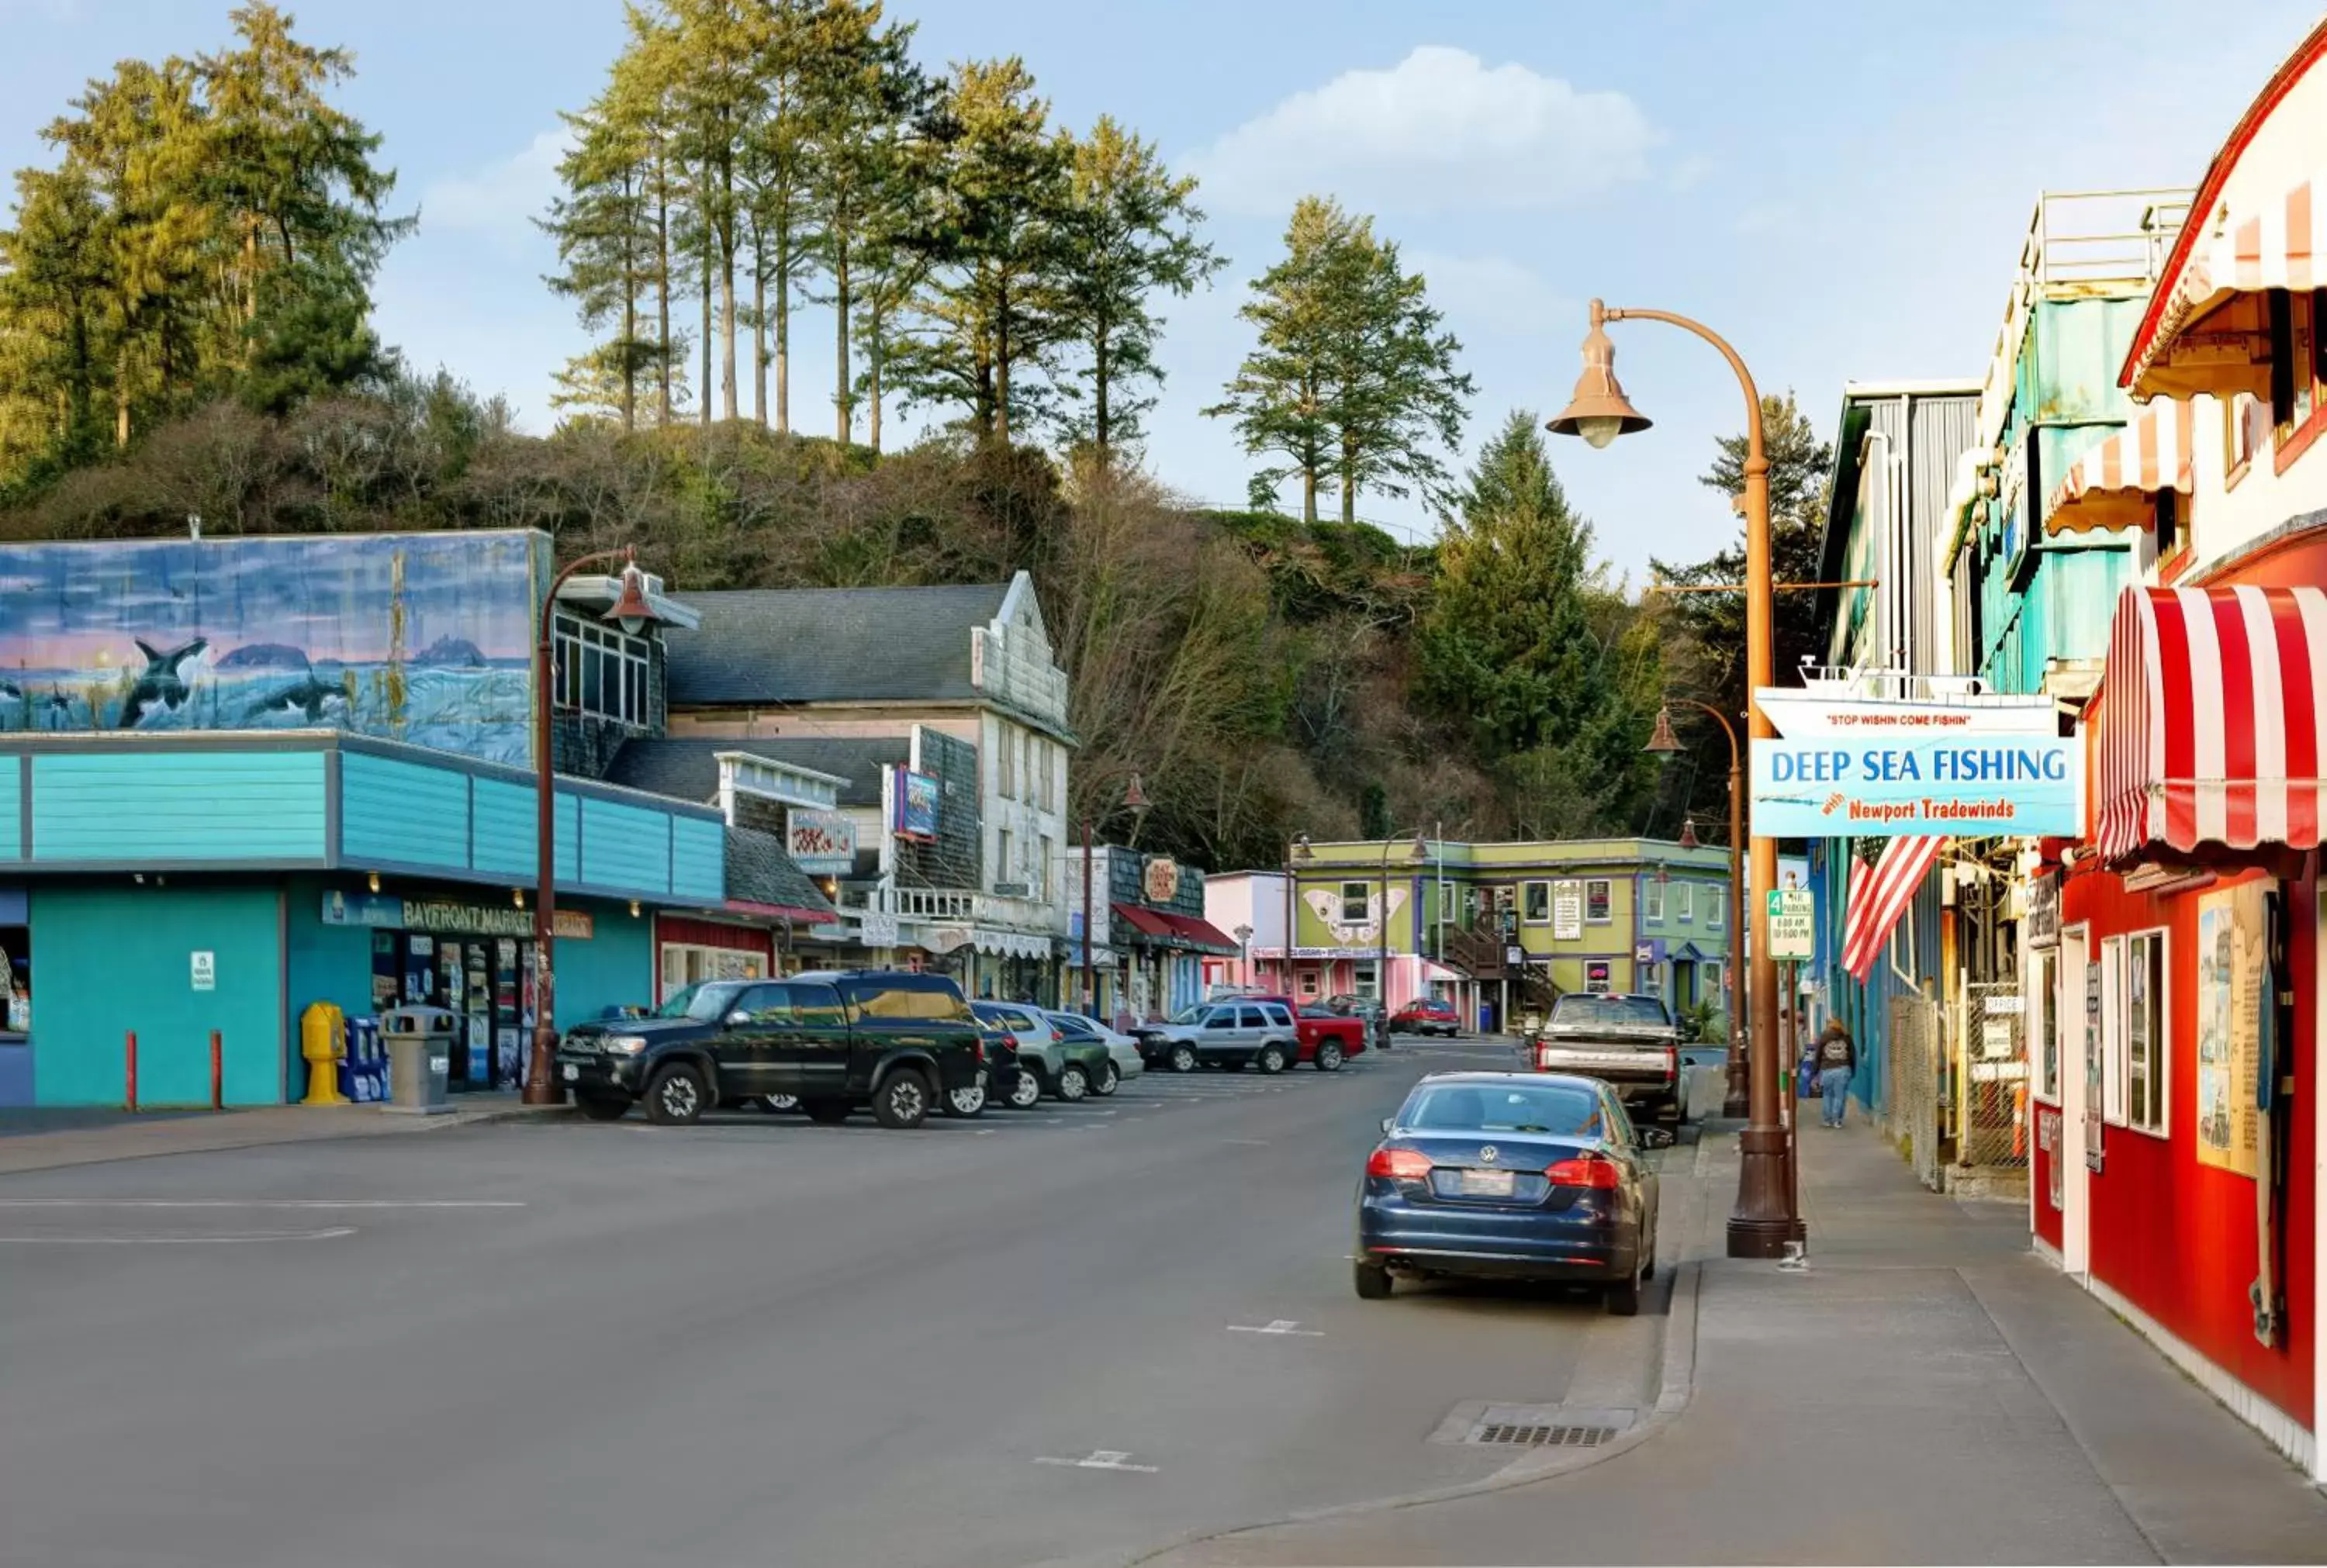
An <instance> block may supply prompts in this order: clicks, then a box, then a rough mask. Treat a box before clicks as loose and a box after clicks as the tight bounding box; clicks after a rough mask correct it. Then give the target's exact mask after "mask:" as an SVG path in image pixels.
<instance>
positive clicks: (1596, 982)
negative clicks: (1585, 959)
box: [1584, 963, 1616, 995]
mask: <svg viewBox="0 0 2327 1568" xmlns="http://www.w3.org/2000/svg"><path fill="white" fill-rule="evenodd" d="M1615 988H1616V984H1615V975H1614V972H1613V970H1612V969H1611V968H1610V967H1609V966H1608V965H1606V964H1604V963H1592V964H1586V965H1584V989H1585V990H1586V991H1589V992H1592V993H1593V994H1598V995H1604V994H1607V993H1609V992H1611V991H1613V990H1614V989H1615Z"/></svg>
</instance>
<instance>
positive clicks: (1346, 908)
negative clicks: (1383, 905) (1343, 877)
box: [1341, 882, 1374, 926]
mask: <svg viewBox="0 0 2327 1568" xmlns="http://www.w3.org/2000/svg"><path fill="white" fill-rule="evenodd" d="M1373 891H1374V885H1373V883H1371V882H1343V883H1342V884H1341V924H1343V925H1345V926H1362V925H1364V924H1365V923H1366V912H1367V911H1368V910H1369V909H1371V908H1372V907H1373Z"/></svg>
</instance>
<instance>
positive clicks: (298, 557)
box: [0, 530, 549, 765]
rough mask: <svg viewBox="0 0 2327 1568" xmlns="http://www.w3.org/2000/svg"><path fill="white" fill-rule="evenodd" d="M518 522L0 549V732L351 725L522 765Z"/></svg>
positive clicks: (522, 576) (524, 638)
mask: <svg viewBox="0 0 2327 1568" xmlns="http://www.w3.org/2000/svg"><path fill="white" fill-rule="evenodd" d="M548 553H549V542H548V540H547V538H546V537H543V536H541V535H538V534H533V533H529V532H525V531H521V530H491V531H486V530H480V531H477V532H472V533H442V534H365V535H329V536H316V537H264V538H234V537H228V538H218V537H212V538H208V539H201V540H194V539H120V540H89V541H76V542H72V543H51V544H14V545H0V733H11V732H18V733H21V732H27V731H29V732H33V733H50V734H54V733H72V732H88V733H106V732H121V731H134V732H137V733H152V732H160V731H188V730H193V731H201V730H254V729H317V728H330V729H341V730H348V731H352V732H354V733H360V734H367V735H377V736H380V737H383V738H386V739H389V740H398V741H407V742H413V743H415V744H417V745H425V746H433V747H435V748H437V749H439V750H443V751H458V752H461V753H463V754H465V755H468V756H473V757H480V758H484V759H487V760H489V761H499V762H512V763H517V764H520V765H522V764H525V763H527V762H528V761H530V760H531V757H532V746H531V734H532V729H531V723H530V714H531V711H532V639H533V624H534V612H535V607H536V606H537V604H538V603H539V602H540V601H539V598H538V595H539V593H541V592H542V590H543V586H544V585H545V584H546V583H547V562H548Z"/></svg>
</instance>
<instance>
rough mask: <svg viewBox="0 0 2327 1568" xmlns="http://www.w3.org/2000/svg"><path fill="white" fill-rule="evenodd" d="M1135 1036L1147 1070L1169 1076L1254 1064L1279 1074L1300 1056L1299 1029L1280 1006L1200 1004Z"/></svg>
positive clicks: (1243, 1001) (1244, 1002)
mask: <svg viewBox="0 0 2327 1568" xmlns="http://www.w3.org/2000/svg"><path fill="white" fill-rule="evenodd" d="M1135 1032H1136V1036H1137V1039H1138V1041H1139V1053H1140V1055H1142V1056H1143V1057H1145V1058H1146V1059H1147V1061H1148V1063H1149V1065H1151V1066H1159V1065H1160V1066H1167V1067H1169V1068H1171V1069H1172V1070H1173V1072H1193V1071H1195V1070H1196V1069H1197V1067H1198V1065H1199V1064H1201V1065H1204V1066H1208V1067H1224V1068H1228V1069H1231V1070H1236V1069H1242V1068H1243V1067H1244V1066H1245V1065H1246V1064H1247V1063H1257V1064H1258V1065H1259V1067H1260V1070H1261V1071H1263V1072H1265V1073H1280V1072H1283V1071H1284V1070H1285V1069H1286V1068H1287V1067H1290V1066H1291V1065H1292V1064H1293V1063H1294V1062H1295V1061H1297V1060H1299V1059H1300V1055H1301V1031H1300V1028H1299V1026H1298V1025H1297V1024H1295V1023H1294V1018H1293V1009H1292V1007H1291V1006H1290V1005H1288V1004H1287V1003H1284V1002H1261V1001H1250V1000H1247V999H1245V998H1242V997H1238V999H1236V1000H1235V1001H1231V1002H1200V1003H1196V1004H1195V1005H1194V1006H1192V1007H1189V1008H1184V1009H1182V1011H1181V1012H1179V1013H1175V1014H1174V1015H1173V1019H1172V1021H1171V1022H1169V1023H1160V1024H1158V1023H1150V1024H1143V1025H1141V1026H1140V1027H1139V1029H1138V1030H1137V1031H1135Z"/></svg>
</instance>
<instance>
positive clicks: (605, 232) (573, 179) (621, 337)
mask: <svg viewBox="0 0 2327 1568" xmlns="http://www.w3.org/2000/svg"><path fill="white" fill-rule="evenodd" d="M611 98H612V93H611V92H610V93H609V94H608V95H606V96H605V97H603V98H600V100H599V101H598V102H597V103H594V104H593V105H591V107H589V108H587V109H585V110H584V111H583V112H582V113H581V114H578V115H568V116H566V117H565V122H566V124H567V125H568V126H570V127H571V128H572V129H573V132H574V145H573V147H572V148H571V150H569V151H568V152H567V153H566V154H565V157H564V158H562V159H561V160H559V162H558V166H557V174H558V179H559V182H561V183H562V184H563V185H564V186H565V190H566V192H567V194H565V195H563V196H560V197H557V198H556V199H555V200H553V201H551V202H550V209H549V215H548V216H547V218H543V219H536V220H535V221H536V222H537V223H538V224H539V225H540V226H541V228H542V229H545V230H547V232H548V233H549V234H550V235H551V236H552V237H553V238H555V239H556V241H557V258H558V260H559V261H560V262H562V263H563V264H564V266H565V270H564V271H563V272H560V273H557V274H556V275H552V276H550V277H548V278H547V279H546V280H545V281H546V282H547V283H548V285H549V286H550V288H551V290H552V291H553V292H555V293H556V294H561V295H563V296H565V298H567V299H570V300H572V301H574V303H575V313H577V314H578V315H579V316H580V317H581V320H582V324H583V326H584V327H585V328H587V329H589V330H590V331H593V332H597V331H604V330H605V329H606V328H607V327H608V325H609V324H612V326H613V327H614V329H615V331H614V335H613V338H612V341H608V342H604V343H601V344H598V345H596V346H595V347H593V348H592V349H590V350H587V351H586V352H585V353H584V354H583V355H581V356H579V358H580V359H586V360H588V361H590V363H591V364H592V365H593V367H594V369H593V372H592V374H593V376H595V375H599V374H603V375H605V376H606V377H607V378H608V381H607V384H606V385H607V388H608V389H609V390H610V391H611V392H612V402H613V404H614V406H615V407H616V408H618V409H619V411H620V416H621V425H622V428H623V429H624V430H634V429H636V428H637V427H638V423H639V420H638V403H639V390H640V387H641V386H642V385H650V384H651V383H652V382H653V381H654V380H655V379H656V378H658V376H659V374H660V372H661V366H662V361H663V360H664V359H665V357H666V352H667V347H666V345H665V344H664V343H663V342H661V341H659V339H658V338H656V337H653V336H650V335H647V334H644V333H643V332H642V331H641V327H640V309H639V307H640V301H641V300H642V299H643V298H644V297H645V295H646V294H647V293H648V291H649V288H650V285H652V283H653V282H654V279H655V275H656V266H657V256H656V249H657V244H658V231H657V228H656V216H655V212H654V210H653V208H652V206H651V205H650V188H651V184H652V173H653V165H652V163H651V162H650V157H651V154H650V146H649V140H648V137H647V135H645V134H644V130H643V127H642V126H640V124H639V122H638V121H637V120H635V119H633V118H631V117H627V116H624V115H622V114H621V113H620V112H619V111H618V110H617V108H616V107H615V106H614V105H613V104H612V103H611V102H610V101H609V99H611Z"/></svg>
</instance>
